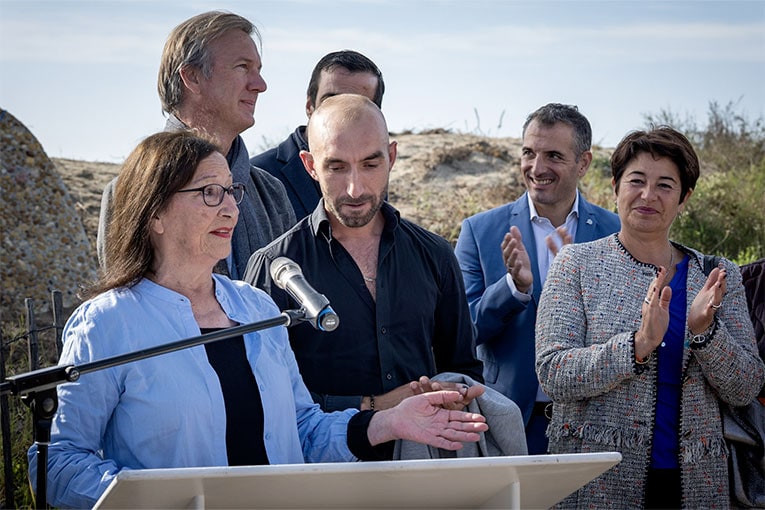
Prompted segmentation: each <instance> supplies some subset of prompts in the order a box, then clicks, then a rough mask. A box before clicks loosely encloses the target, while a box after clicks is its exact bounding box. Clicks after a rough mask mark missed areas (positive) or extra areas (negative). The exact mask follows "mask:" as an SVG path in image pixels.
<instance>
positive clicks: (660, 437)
mask: <svg viewBox="0 0 765 510" xmlns="http://www.w3.org/2000/svg"><path fill="white" fill-rule="evenodd" d="M688 260H689V259H688V256H687V255H686V256H685V257H684V258H683V260H682V261H680V263H678V264H677V265H676V266H675V268H676V269H677V271H676V272H675V276H674V277H673V278H672V281H671V282H670V283H669V287H670V288H671V289H672V300H671V301H670V302H669V327H668V328H667V332H666V334H665V335H664V340H663V341H662V342H661V344H660V345H659V348H658V349H656V353H657V355H658V364H659V372H658V376H657V377H658V381H657V382H658V387H657V392H656V418H655V427H654V436H653V450H652V451H651V467H653V468H658V469H674V468H679V467H680V463H679V457H678V455H679V448H680V441H679V438H678V431H679V430H680V395H681V389H682V388H681V385H682V381H681V379H682V371H683V342H684V340H685V319H686V306H687V291H686V280H687V278H688Z"/></svg>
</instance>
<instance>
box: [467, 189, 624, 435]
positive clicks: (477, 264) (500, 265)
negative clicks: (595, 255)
mask: <svg viewBox="0 0 765 510" xmlns="http://www.w3.org/2000/svg"><path fill="white" fill-rule="evenodd" d="M530 216H531V212H530V210H529V201H528V198H527V193H524V194H523V195H521V197H520V198H519V199H517V200H515V201H513V202H510V203H507V204H504V205H501V206H499V207H495V208H494V209H490V210H488V211H483V212H481V213H478V214H476V215H475V216H471V217H470V218H467V219H466V220H465V221H464V222H463V223H462V229H461V230H460V235H459V238H458V239H457V246H456V247H455V249H454V254H455V255H456V256H457V260H459V263H460V268H461V269H462V276H463V279H464V280H465V292H467V298H468V304H469V305H470V315H471V316H472V318H473V322H474V323H475V325H476V329H477V332H478V335H477V337H476V345H477V348H476V349H477V354H478V358H479V359H480V360H481V361H482V362H483V378H484V380H485V381H486V385H487V386H490V387H491V388H493V389H495V390H497V391H499V392H500V393H502V394H503V395H505V396H507V397H509V398H510V399H512V400H513V401H514V402H515V403H516V404H518V407H520V409H521V413H523V421H524V423H526V424H528V422H529V419H530V418H531V411H532V409H533V407H534V401H535V400H536V396H537V389H538V388H539V383H538V381H537V376H536V373H535V372H534V324H535V323H536V320H537V303H538V301H539V295H540V294H541V292H542V286H541V285H539V283H538V282H539V281H540V277H539V266H538V264H537V247H536V242H535V241H534V230H533V228H532V226H531V220H530V219H529V218H530ZM513 225H515V226H517V227H518V228H519V229H520V231H521V235H522V236H523V245H524V246H525V247H526V251H527V252H528V254H529V258H530V259H531V270H532V272H533V275H534V288H533V292H532V299H531V301H529V302H528V303H522V302H520V301H519V300H518V299H516V298H515V297H514V296H513V294H512V292H511V291H510V287H509V286H508V285H507V281H506V280H505V277H506V276H507V269H506V268H505V263H504V262H503V260H502V250H501V249H500V244H501V243H502V238H503V237H504V236H505V233H507V232H508V231H509V230H510V227H511V226H513ZM618 230H619V217H618V216H617V215H616V214H614V213H612V212H611V211H607V210H605V209H602V208H600V207H598V206H596V205H594V204H591V203H589V202H587V201H586V200H585V199H584V197H583V196H582V195H581V194H580V195H579V221H578V226H577V231H576V238H575V239H574V242H576V243H583V242H586V241H593V240H595V239H599V238H601V237H604V236H607V235H609V234H613V233H614V232H616V231H618Z"/></svg>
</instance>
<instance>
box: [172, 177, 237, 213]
mask: <svg viewBox="0 0 765 510" xmlns="http://www.w3.org/2000/svg"><path fill="white" fill-rule="evenodd" d="M192 191H201V192H202V200H204V202H205V205H206V206H209V207H218V206H219V205H220V204H222V203H223V197H224V196H226V193H228V194H229V195H231V196H232V197H234V202H236V203H237V204H239V203H240V202H241V201H242V199H243V198H244V184H242V183H241V182H235V183H234V184H232V185H231V186H229V187H228V188H226V187H224V186H221V185H220V184H206V185H204V186H202V187H201V188H193V189H179V190H178V191H177V192H176V193H190V192H192Z"/></svg>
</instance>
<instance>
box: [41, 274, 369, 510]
mask: <svg viewBox="0 0 765 510" xmlns="http://www.w3.org/2000/svg"><path fill="white" fill-rule="evenodd" d="M213 278H214V279H215V294H216V298H217V300H218V302H219V303H220V305H221V307H222V308H223V310H224V311H225V313H226V315H227V316H228V317H229V318H230V319H231V320H233V321H235V322H237V323H240V324H250V323H253V322H257V321H260V320H264V319H270V318H273V317H276V316H277V315H278V314H279V309H278V308H277V307H276V305H275V304H274V302H273V301H272V300H271V299H270V298H269V297H268V296H267V295H266V294H265V293H264V292H262V291H260V290H258V289H255V288H254V287H252V286H250V285H248V284H246V283H244V282H239V281H231V280H229V279H228V278H226V277H222V276H219V275H213ZM199 334H200V330H199V327H198V326H197V323H196V321H195V320H194V316H193V314H192V311H191V303H190V302H189V300H188V299H187V298H185V297H184V296H182V295H180V294H178V293H176V292H173V291H171V290H169V289H166V288H164V287H161V286H159V285H157V284H155V283H154V282H152V281H150V280H146V279H144V280H141V281H140V282H139V283H138V284H136V285H135V286H133V287H130V288H119V289H114V290H111V291H108V292H106V293H104V294H101V295H99V296H97V297H95V298H93V299H91V300H89V301H87V302H85V303H83V304H82V305H81V306H80V307H79V308H78V309H77V310H75V312H74V313H73V314H72V316H71V317H70V319H69V320H68V321H67V324H66V326H65V327H64V352H63V353H62V355H61V360H60V363H61V364H75V365H80V364H83V363H86V362H89V361H94V360H99V359H103V358H106V357H111V356H115V355H118V354H124V353H128V352H134V351H137V350H140V349H145V348H149V347H153V346H156V345H161V344H166V343H169V342H173V341H176V340H180V339H183V338H190V337H194V336H197V335H199ZM244 342H245V350H246V355H247V361H248V362H249V364H250V366H251V367H252V371H253V374H254V375H255V379H256V380H257V384H258V389H259V390H260V394H261V397H262V401H263V415H264V430H263V442H264V444H265V448H266V452H267V454H268V459H269V460H270V462H271V464H288V463H303V462H340V461H350V460H357V459H356V457H355V456H354V455H353V454H352V453H351V451H350V450H349V449H348V444H347V440H346V433H347V429H348V421H349V420H350V419H351V417H352V416H353V415H355V414H356V413H357V412H358V411H356V410H347V411H343V412H337V413H332V414H325V413H322V412H321V410H320V409H319V406H318V405H316V404H314V403H313V400H312V399H311V395H310V393H309V392H308V390H307V389H306V387H305V385H304V384H303V380H302V379H301V377H300V373H299V372H298V367H297V363H296V362H295V356H294V354H293V353H292V350H291V348H290V345H289V340H288V338H287V330H286V328H284V327H283V326H280V327H276V328H271V329H267V330H262V331H258V332H254V333H249V334H247V335H244ZM58 398H59V408H58V412H57V414H56V416H55V418H54V421H53V426H52V430H51V433H52V438H51V439H52V440H51V445H50V448H49V462H48V499H49V501H50V502H51V504H52V505H54V506H57V507H80V508H82V507H92V506H93V505H94V504H95V503H96V501H97V500H98V498H99V497H100V496H101V494H102V493H103V492H104V491H105V490H106V488H107V487H108V486H109V484H110V483H111V482H112V480H113V479H114V477H115V476H116V475H117V473H119V472H120V471H121V470H123V469H144V468H171V467H195V466H226V465H228V459H227V452H226V412H225V405H224V399H223V393H222V391H221V386H220V383H219V381H218V377H217V374H216V372H215V370H214V369H213V367H212V366H211V365H210V363H209V361H208V358H207V355H206V352H205V347H204V345H200V346H197V347H192V348H189V349H184V350H180V351H176V352H172V353H168V354H163V355H161V356H155V357H153V358H149V359H145V360H141V361H137V362H133V363H128V364H126V365H120V366H117V367H113V368H109V369H106V370H101V371H97V372H92V373H89V374H85V375H83V376H82V377H81V378H80V379H79V380H78V381H77V382H74V383H68V384H63V385H61V386H59V388H58ZM35 454H36V447H35V446H32V448H30V450H29V464H30V467H29V469H30V479H31V480H32V482H33V483H34V482H35V481H36V470H37V465H36V455H35Z"/></svg>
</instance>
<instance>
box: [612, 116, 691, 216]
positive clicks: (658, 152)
mask: <svg viewBox="0 0 765 510" xmlns="http://www.w3.org/2000/svg"><path fill="white" fill-rule="evenodd" d="M641 153H647V154H650V155H651V156H652V157H653V158H654V159H659V158H662V157H663V158H669V159H671V160H672V162H673V163H674V164H675V165H677V168H678V170H680V202H682V201H683V200H685V196H686V194H687V193H688V190H692V189H694V188H695V187H696V181H698V179H699V158H698V156H697V155H696V151H695V150H694V149H693V145H691V142H690V141H689V140H688V138H686V137H685V135H684V134H682V133H681V132H680V131H677V130H676V129H673V128H671V127H670V126H658V127H656V126H651V128H650V129H648V130H647V131H632V132H630V133H628V134H627V135H626V136H625V137H624V138H622V140H621V141H620V142H619V144H618V145H617V146H616V149H614V152H613V154H611V175H612V176H613V178H614V184H615V189H617V190H618V189H619V181H621V178H622V176H623V175H624V170H625V169H626V168H627V165H629V164H630V162H631V161H633V160H634V159H635V158H637V157H638V155H640V154H641Z"/></svg>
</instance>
